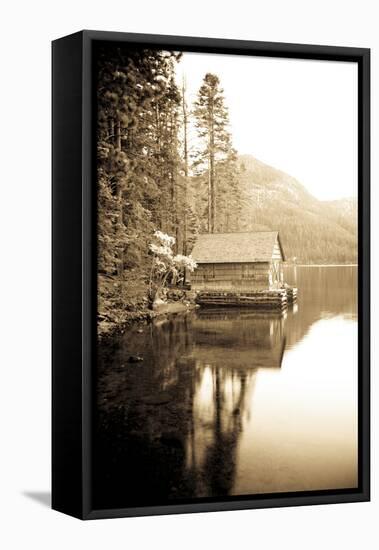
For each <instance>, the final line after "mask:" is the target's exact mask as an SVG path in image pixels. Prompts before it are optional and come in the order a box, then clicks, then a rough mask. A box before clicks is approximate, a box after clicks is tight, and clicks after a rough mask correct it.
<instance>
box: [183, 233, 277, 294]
mask: <svg viewBox="0 0 379 550" xmlns="http://www.w3.org/2000/svg"><path fill="white" fill-rule="evenodd" d="M192 256H193V258H194V260H195V261H196V262H197V264H198V267H197V268H196V269H195V272H194V273H193V274H191V281H190V282H191V286H192V288H193V289H194V290H197V291H208V290H209V291H212V290H214V291H226V292H227V291H232V292H233V291H235V292H240V291H242V292H247V291H249V290H277V289H280V288H282V283H283V268H282V262H283V261H284V253H283V249H282V246H281V243H280V239H279V234H278V232H276V231H262V232H246V233H223V234H220V233H214V234H202V235H199V236H198V239H197V241H196V243H195V246H194V249H193V251H192Z"/></svg>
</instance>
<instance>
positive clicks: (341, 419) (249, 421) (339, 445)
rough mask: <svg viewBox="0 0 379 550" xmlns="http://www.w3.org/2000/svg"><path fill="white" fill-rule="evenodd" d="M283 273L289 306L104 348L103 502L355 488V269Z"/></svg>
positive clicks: (226, 313)
mask: <svg viewBox="0 0 379 550" xmlns="http://www.w3.org/2000/svg"><path fill="white" fill-rule="evenodd" d="M285 278H286V281H287V282H289V283H290V284H294V285H295V286H297V287H298V289H299V300H298V304H297V305H295V306H294V307H293V308H292V309H291V310H289V311H288V312H287V314H286V315H284V316H277V315H265V314H256V313H254V312H252V311H249V310H247V309H243V310H240V309H238V310H237V309H227V310H225V309H223V310H220V309H201V310H197V311H196V312H191V313H188V314H187V315H177V316H173V317H171V318H167V319H160V320H158V321H155V322H154V323H151V324H148V325H138V326H135V327H133V328H132V329H131V330H130V331H128V332H127V333H125V334H124V335H123V337H122V338H121V339H119V340H118V341H117V342H116V343H115V345H114V347H113V348H112V349H106V350H101V353H100V364H99V372H98V388H97V394H98V396H97V399H98V405H97V409H98V415H97V428H96V430H95V438H94V440H95V457H96V459H95V465H94V500H95V505H96V507H97V508H106V507H117V506H127V505H128V506H129V505H130V506H132V505H138V504H144V505H147V504H156V503H164V502H168V501H175V502H178V501H181V500H183V501H185V500H188V499H192V498H207V497H222V496H227V495H242V494H257V493H272V492H282V491H284V492H287V491H304V490H313V489H332V488H333V489H335V488H351V487H356V486H357V296H356V285H357V268H356V267H299V266H298V267H296V268H294V267H288V268H286V273H285ZM130 355H141V356H143V358H144V361H143V362H141V363H128V358H129V357H130Z"/></svg>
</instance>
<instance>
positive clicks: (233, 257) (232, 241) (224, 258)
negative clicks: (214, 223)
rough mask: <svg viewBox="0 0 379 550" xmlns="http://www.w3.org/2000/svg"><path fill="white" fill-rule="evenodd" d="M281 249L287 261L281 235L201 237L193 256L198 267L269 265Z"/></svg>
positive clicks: (276, 233)
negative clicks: (260, 263)
mask: <svg viewBox="0 0 379 550" xmlns="http://www.w3.org/2000/svg"><path fill="white" fill-rule="evenodd" d="M278 247H279V252H280V255H281V259H282V260H283V261H284V260H285V257H284V253H283V248H282V245H281V242H280V238H279V233H278V231H249V232H245V233H202V234H200V235H199V236H198V238H197V241H196V243H195V246H194V248H193V250H192V252H191V256H192V257H193V259H194V260H195V261H196V262H197V263H199V264H217V263H255V262H270V261H271V259H273V258H274V257H275V249H277V248H278Z"/></svg>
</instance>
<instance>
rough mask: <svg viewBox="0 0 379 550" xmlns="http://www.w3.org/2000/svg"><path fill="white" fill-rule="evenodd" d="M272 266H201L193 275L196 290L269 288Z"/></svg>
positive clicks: (192, 281) (263, 264)
mask: <svg viewBox="0 0 379 550" xmlns="http://www.w3.org/2000/svg"><path fill="white" fill-rule="evenodd" d="M269 272H270V264H269V263H268V262H259V263H235V264H226V263H225V264H199V265H198V267H197V269H196V270H195V272H194V273H192V275H191V286H192V288H194V289H195V290H206V289H210V290H212V289H223V290H248V289H265V288H269Z"/></svg>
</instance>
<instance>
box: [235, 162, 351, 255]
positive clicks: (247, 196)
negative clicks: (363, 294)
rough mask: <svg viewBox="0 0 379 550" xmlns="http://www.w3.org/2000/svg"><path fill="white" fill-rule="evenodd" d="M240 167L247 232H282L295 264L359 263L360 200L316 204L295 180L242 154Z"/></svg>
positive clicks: (288, 251) (316, 200)
mask: <svg viewBox="0 0 379 550" xmlns="http://www.w3.org/2000/svg"><path fill="white" fill-rule="evenodd" d="M237 164H238V168H239V174H240V179H241V188H242V193H243V210H242V215H241V225H242V228H243V229H246V230H252V231H257V230H262V231H264V230H278V231H279V232H280V236H281V241H282V243H283V246H284V248H285V250H286V256H287V258H289V259H292V260H294V259H295V258H296V260H295V261H300V262H304V263H356V261H357V199H355V198H354V197H343V198H341V199H335V200H328V201H322V200H320V199H317V198H316V197H314V196H313V195H312V194H311V193H310V192H309V191H308V190H307V189H306V188H305V186H304V185H303V184H301V183H300V182H299V181H298V180H296V179H295V178H294V177H293V176H290V175H289V174H286V173H285V172H283V171H282V170H279V169H277V168H274V167H272V166H270V165H268V164H265V163H263V162H262V161H260V160H258V159H256V158H255V157H253V156H252V155H240V156H239V157H238V160H237Z"/></svg>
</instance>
